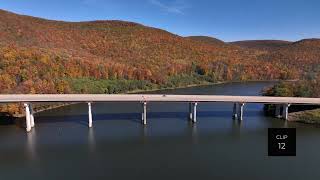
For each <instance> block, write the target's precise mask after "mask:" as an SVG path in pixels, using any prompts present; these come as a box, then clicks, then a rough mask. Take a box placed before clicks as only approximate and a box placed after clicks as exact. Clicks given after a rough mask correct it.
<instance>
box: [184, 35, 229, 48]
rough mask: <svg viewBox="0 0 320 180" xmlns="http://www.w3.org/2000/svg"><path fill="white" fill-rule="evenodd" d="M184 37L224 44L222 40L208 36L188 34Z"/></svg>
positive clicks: (208, 42)
mask: <svg viewBox="0 0 320 180" xmlns="http://www.w3.org/2000/svg"><path fill="white" fill-rule="evenodd" d="M186 38H189V39H192V40H195V41H198V42H202V43H207V44H211V45H214V46H216V45H219V46H220V45H226V44H225V42H224V41H222V40H220V39H216V38H213V37H209V36H188V37H186Z"/></svg>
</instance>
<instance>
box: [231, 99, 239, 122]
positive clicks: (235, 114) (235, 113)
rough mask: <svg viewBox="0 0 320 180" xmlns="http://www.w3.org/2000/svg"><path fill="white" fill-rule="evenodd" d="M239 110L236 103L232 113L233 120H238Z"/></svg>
mask: <svg viewBox="0 0 320 180" xmlns="http://www.w3.org/2000/svg"><path fill="white" fill-rule="evenodd" d="M237 110H238V108H237V103H234V104H233V113H232V118H233V119H237V118H238V113H237Z"/></svg>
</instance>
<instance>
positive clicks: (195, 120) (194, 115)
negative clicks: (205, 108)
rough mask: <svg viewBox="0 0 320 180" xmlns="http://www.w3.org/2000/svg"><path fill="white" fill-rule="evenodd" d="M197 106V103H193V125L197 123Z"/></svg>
mask: <svg viewBox="0 0 320 180" xmlns="http://www.w3.org/2000/svg"><path fill="white" fill-rule="evenodd" d="M197 106H198V103H197V102H194V103H192V122H193V123H196V122H197Z"/></svg>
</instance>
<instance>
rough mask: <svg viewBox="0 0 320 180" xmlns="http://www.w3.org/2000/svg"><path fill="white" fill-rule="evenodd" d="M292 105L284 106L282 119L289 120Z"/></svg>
mask: <svg viewBox="0 0 320 180" xmlns="http://www.w3.org/2000/svg"><path fill="white" fill-rule="evenodd" d="M289 107H290V104H284V105H283V109H282V118H283V119H285V120H288V113H289Z"/></svg>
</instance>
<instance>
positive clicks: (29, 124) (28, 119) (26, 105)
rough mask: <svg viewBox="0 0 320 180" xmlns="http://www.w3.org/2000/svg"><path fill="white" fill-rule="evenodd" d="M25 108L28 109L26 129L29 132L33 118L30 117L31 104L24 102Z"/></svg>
mask: <svg viewBox="0 0 320 180" xmlns="http://www.w3.org/2000/svg"><path fill="white" fill-rule="evenodd" d="M24 107H25V110H26V130H27V132H30V131H31V118H30V108H29V104H27V103H25V104H24Z"/></svg>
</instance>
